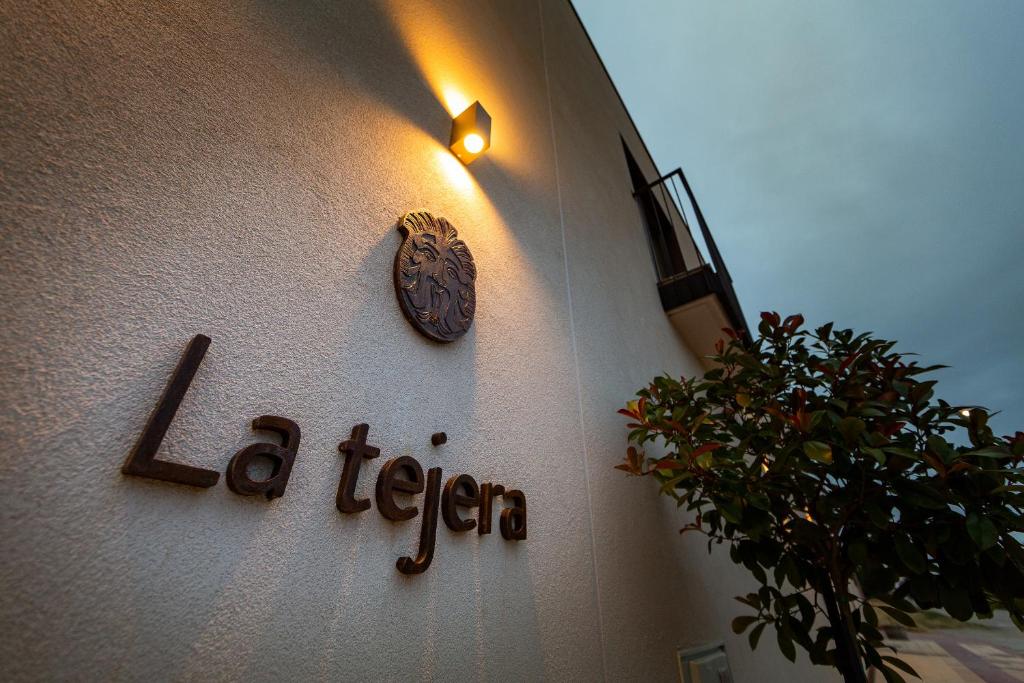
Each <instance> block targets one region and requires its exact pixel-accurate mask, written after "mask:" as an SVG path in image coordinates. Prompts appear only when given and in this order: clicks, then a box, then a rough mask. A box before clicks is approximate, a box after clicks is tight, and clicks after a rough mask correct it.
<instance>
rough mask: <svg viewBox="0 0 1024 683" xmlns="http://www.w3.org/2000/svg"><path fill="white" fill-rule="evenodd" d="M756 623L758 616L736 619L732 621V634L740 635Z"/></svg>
mask: <svg viewBox="0 0 1024 683" xmlns="http://www.w3.org/2000/svg"><path fill="white" fill-rule="evenodd" d="M756 621H757V617H756V616H754V617H752V616H750V615H744V616H742V617H736V618H735V619H733V620H732V632H733V633H735V634H736V635H739V634H741V633H743V632H744V631H746V630H747V628H748V627H749V626H750V625H751V624H753V623H754V622H756Z"/></svg>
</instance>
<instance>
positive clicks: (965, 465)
mask: <svg viewBox="0 0 1024 683" xmlns="http://www.w3.org/2000/svg"><path fill="white" fill-rule="evenodd" d="M972 469H976V468H975V467H974V465H972V464H971V463H969V462H964V461H963V460H961V461H960V462H958V463H956V464H955V465H953V466H952V467H950V468H949V472H947V473H946V474H947V475H949V474H956V473H957V472H962V471H963V470H972Z"/></svg>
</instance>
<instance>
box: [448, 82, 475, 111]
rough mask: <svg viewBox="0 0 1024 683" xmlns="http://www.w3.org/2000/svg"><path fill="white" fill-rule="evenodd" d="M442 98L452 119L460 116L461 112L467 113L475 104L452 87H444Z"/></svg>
mask: <svg viewBox="0 0 1024 683" xmlns="http://www.w3.org/2000/svg"><path fill="white" fill-rule="evenodd" d="M441 97H442V99H443V100H444V108H445V109H447V110H448V113H449V114H451V115H452V118H455V117H456V116H458V115H459V113H460V112H464V111H466V110H467V109H469V105H471V104H473V101H472V100H470V99H469V98H468V97H466V96H465V95H463V94H462V92H461V91H459V90H457V89H455V87H453V86H450V85H445V86H442V88H441Z"/></svg>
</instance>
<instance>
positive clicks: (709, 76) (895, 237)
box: [573, 0, 1024, 435]
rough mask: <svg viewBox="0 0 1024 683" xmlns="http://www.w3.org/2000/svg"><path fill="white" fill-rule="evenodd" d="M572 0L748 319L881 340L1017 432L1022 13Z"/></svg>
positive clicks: (1022, 270)
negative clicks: (676, 175)
mask: <svg viewBox="0 0 1024 683" xmlns="http://www.w3.org/2000/svg"><path fill="white" fill-rule="evenodd" d="M573 1H574V5H575V6H576V9H577V11H578V12H579V14H580V16H581V18H582V19H583V23H584V25H585V26H586V28H587V30H588V32H589V33H590V36H591V38H592V39H593V41H594V43H595V45H596V47H597V50H598V52H599V53H600V55H601V58H602V59H603V60H604V63H605V65H606V67H607V68H608V71H609V72H610V74H611V76H612V79H613V80H614V82H615V84H616V86H617V88H618V90H619V92H620V93H621V95H622V98H623V100H624V101H625V103H626V106H627V107H628V109H629V111H630V114H631V115H632V117H633V119H634V121H635V122H636V124H637V127H638V128H639V130H640V134H641V135H642V136H643V138H644V140H645V142H646V143H647V146H648V148H649V149H650V150H651V154H653V156H654V158H655V162H656V163H657V164H658V168H659V169H660V170H661V172H662V173H667V172H669V171H671V170H673V169H675V168H676V167H680V166H681V167H682V168H683V170H684V171H685V173H686V175H687V178H688V180H689V181H690V184H691V185H692V186H693V190H694V193H695V194H696V196H697V200H698V202H699V203H700V206H701V209H702V210H703V212H704V215H705V218H706V219H707V221H708V224H709V226H710V228H711V231H712V233H713V235H714V237H715V240H716V242H717V243H718V246H719V248H720V249H721V251H722V254H723V257H724V258H725V261H726V264H727V265H728V267H729V271H730V273H731V274H732V277H733V282H734V285H735V287H736V291H737V294H738V296H739V299H740V303H741V305H742V306H743V309H744V313H745V314H746V317H747V320H748V322H750V323H751V324H752V325H756V322H757V320H758V314H759V312H760V311H765V310H777V311H779V312H780V313H782V314H783V315H787V314H790V313H802V314H803V315H804V316H805V317H806V318H807V321H808V323H809V324H813V325H818V324H821V323H824V322H827V321H830V320H834V321H835V322H836V324H837V327H851V328H853V329H855V330H857V331H858V332H860V331H873V332H874V333H876V335H877V336H879V337H882V338H885V339H894V340H898V342H899V344H898V345H897V347H896V348H897V350H900V351H904V352H908V351H913V352H917V353H919V354H920V356H921V358H920V359H919V361H920V362H922V364H928V365H930V364H936V363H941V364H945V365H950V366H952V367H950V368H948V369H945V370H941V371H938V372H936V373H935V374H934V376H933V377H932V379H937V380H938V382H939V383H938V385H937V387H936V395H937V396H938V397H940V398H945V399H946V400H947V401H949V402H950V403H954V404H963V405H982V406H985V407H987V408H988V409H990V410H993V411H995V410H1000V411H1002V412H1001V414H1000V415H997V416H995V417H993V418H992V420H991V423H990V424H991V425H992V426H993V428H994V429H995V431H996V434H997V435H998V434H1009V433H1013V432H1014V431H1016V430H1024V209H1022V202H1024V37H1022V36H1024V2H1020V1H1019V0H1012V1H1009V2H999V1H996V0H988V1H986V2H968V1H964V2H953V1H938V0H928V1H920V0H901V2H896V3H893V2H880V1H867V2H865V1H860V0H858V1H857V2H849V1H845V2H833V1H825V0H814V1H813V2H812V1H805V0H786V1H784V2H779V1H776V0H756V1H738V0H730V1H729V2H721V1H718V0H705V1H703V2H696V1H693V0H629V1H628V2H626V1H623V0H573Z"/></svg>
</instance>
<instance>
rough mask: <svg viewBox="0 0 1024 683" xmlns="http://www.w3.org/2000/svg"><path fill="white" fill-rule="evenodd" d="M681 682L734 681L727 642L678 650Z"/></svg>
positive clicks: (724, 682)
mask: <svg viewBox="0 0 1024 683" xmlns="http://www.w3.org/2000/svg"><path fill="white" fill-rule="evenodd" d="M676 661H677V662H678V664H679V680H680V681H681V683H733V680H732V671H731V670H730V669H729V658H728V657H727V656H726V654H725V643H710V644H708V645H701V646H700V647H691V648H680V649H679V650H677V651H676Z"/></svg>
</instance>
